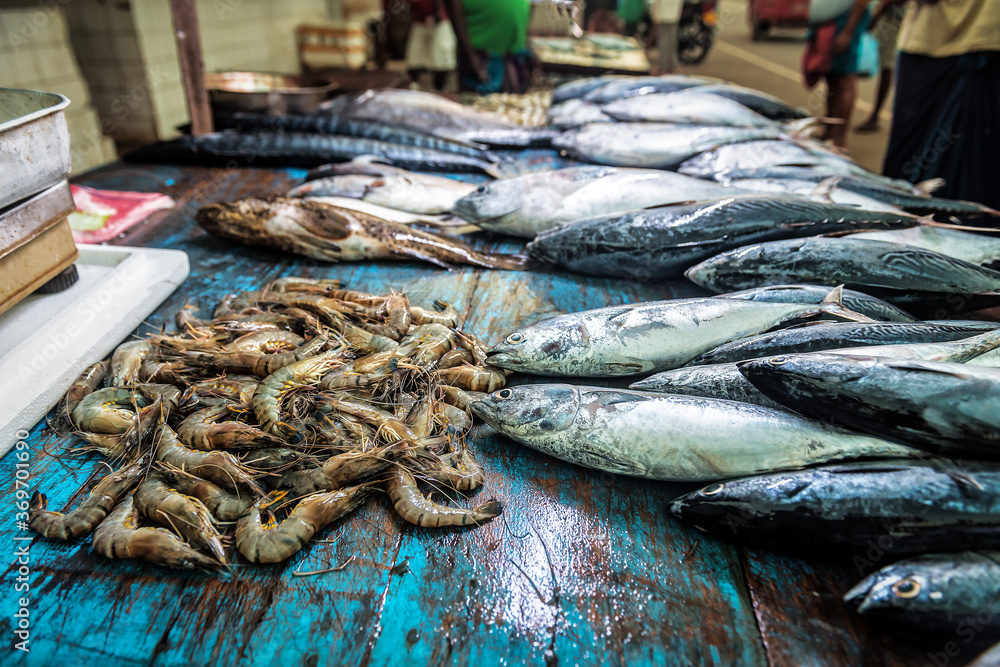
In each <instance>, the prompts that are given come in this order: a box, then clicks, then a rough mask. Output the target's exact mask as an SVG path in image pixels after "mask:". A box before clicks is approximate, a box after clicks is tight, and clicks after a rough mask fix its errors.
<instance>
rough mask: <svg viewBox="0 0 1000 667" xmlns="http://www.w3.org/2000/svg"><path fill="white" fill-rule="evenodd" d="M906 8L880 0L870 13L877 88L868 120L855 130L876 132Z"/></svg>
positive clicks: (889, 83)
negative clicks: (876, 57) (874, 46)
mask: <svg viewBox="0 0 1000 667" xmlns="http://www.w3.org/2000/svg"><path fill="white" fill-rule="evenodd" d="M905 14H906V8H905V7H903V6H902V5H901V4H895V3H893V2H892V1H891V0H882V2H880V3H879V5H878V9H876V10H875V13H874V14H872V21H871V26H870V27H869V28H868V30H869V31H870V32H871V33H872V35H874V36H875V39H876V40H878V61H879V74H878V89H877V91H876V93H875V106H874V108H872V113H871V116H869V117H868V120H866V121H865V122H863V123H862V124H861V125H858V126H857V127H856V128H854V131H855V132H878V130H879V123H878V116H879V113H880V112H881V111H882V107H883V106H884V105H885V99H886V97H888V95H889V89H890V88H891V87H892V71H893V69H895V67H896V44H897V42H898V41H899V39H898V38H899V26H900V24H902V22H903V16H904V15H905Z"/></svg>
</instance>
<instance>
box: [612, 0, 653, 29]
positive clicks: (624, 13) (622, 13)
mask: <svg viewBox="0 0 1000 667" xmlns="http://www.w3.org/2000/svg"><path fill="white" fill-rule="evenodd" d="M647 14H648V9H647V7H646V0H621V2H619V3H618V18H619V19H621V22H622V24H623V28H622V32H624V34H625V35H627V36H629V37H636V36H637V35H638V34H639V26H640V25H641V24H642V23H643V22H644V20H645V18H646V15H647Z"/></svg>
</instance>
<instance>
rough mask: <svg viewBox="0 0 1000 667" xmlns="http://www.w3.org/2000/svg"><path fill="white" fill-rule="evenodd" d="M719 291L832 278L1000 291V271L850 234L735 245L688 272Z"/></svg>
mask: <svg viewBox="0 0 1000 667" xmlns="http://www.w3.org/2000/svg"><path fill="white" fill-rule="evenodd" d="M684 275H686V276H687V277H688V278H689V279H690V280H692V281H693V282H694V283H696V284H697V285H700V286H702V287H704V288H706V289H710V290H713V291H716V292H727V291H731V290H737V289H743V288H747V287H752V286H759V285H766V284H777V283H795V282H806V283H809V282H819V283H823V282H829V283H830V284H833V285H841V284H844V285H849V286H861V287H862V288H863V287H865V286H867V287H878V288H888V289H890V290H897V291H901V292H908V293H910V294H912V293H942V294H965V295H976V294H986V295H995V294H1000V273H998V272H996V271H992V270H990V269H986V268H983V267H981V266H977V265H975V264H970V263H969V262H963V261H962V260H960V259H955V258H954V257H948V256H947V255H942V254H940V253H936V252H932V251H930V250H924V249H922V248H915V247H913V246H907V245H901V244H898V243H888V242H885V241H867V240H861V239H852V238H850V237H846V238H822V237H819V238H807V239H792V240H786V241H769V242H767V243H758V244H755V245H749V246H744V247H742V248H737V249H735V250H730V251H727V252H724V253H721V254H719V255H716V256H715V257H713V258H711V259H707V260H705V261H704V262H701V263H700V264H697V265H695V266H693V267H691V268H690V269H688V270H687V272H686V273H685V274H684Z"/></svg>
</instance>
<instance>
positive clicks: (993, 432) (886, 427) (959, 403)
mask: <svg viewBox="0 0 1000 667" xmlns="http://www.w3.org/2000/svg"><path fill="white" fill-rule="evenodd" d="M737 366H738V367H739V369H740V372H741V373H742V374H743V376H744V377H746V379H747V380H749V381H750V383H751V384H753V385H754V386H755V387H756V388H757V389H759V390H760V391H761V393H763V394H764V395H766V396H767V397H768V398H771V399H772V400H774V401H776V402H778V403H780V404H781V405H784V406H786V407H788V408H791V409H792V410H795V411H796V412H799V413H801V414H803V415H806V416H811V417H815V418H819V419H823V420H825V421H827V422H831V421H832V422H834V423H837V424H839V425H841V426H845V427H847V428H851V429H855V430H858V431H861V432H864V433H872V434H878V435H880V436H882V437H886V438H893V439H896V440H898V441H901V442H906V443H908V444H913V445H916V446H919V447H921V448H922V449H926V450H928V451H932V452H934V453H940V454H945V455H949V456H971V457H974V458H988V459H997V458H1000V369H996V368H988V367H983V366H968V365H965V364H955V363H940V362H932V361H917V360H910V359H886V358H883V357H873V356H868V355H864V356H863V355H858V354H830V353H823V352H815V353H812V354H791V355H779V356H775V357H768V358H766V359H753V360H750V361H741V362H738V363H737Z"/></svg>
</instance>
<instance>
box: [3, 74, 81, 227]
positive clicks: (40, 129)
mask: <svg viewBox="0 0 1000 667" xmlns="http://www.w3.org/2000/svg"><path fill="white" fill-rule="evenodd" d="M67 106H69V99H67V98H66V97H64V96H63V95H56V94H55V93H38V92H34V91H31V90H14V89H12V88H0V208H2V207H4V206H9V205H10V204H13V203H14V202H18V201H21V200H22V199H25V198H26V197H30V196H31V195H33V194H35V193H37V192H41V191H42V190H45V189H47V188H50V187H52V186H53V185H55V184H57V183H59V181H62V180H64V179H65V178H66V177H67V176H69V170H70V167H71V165H72V159H71V157H70V152H69V127H68V126H67V125H66V115H65V114H64V113H63V109H65V108H66V107H67Z"/></svg>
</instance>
